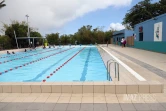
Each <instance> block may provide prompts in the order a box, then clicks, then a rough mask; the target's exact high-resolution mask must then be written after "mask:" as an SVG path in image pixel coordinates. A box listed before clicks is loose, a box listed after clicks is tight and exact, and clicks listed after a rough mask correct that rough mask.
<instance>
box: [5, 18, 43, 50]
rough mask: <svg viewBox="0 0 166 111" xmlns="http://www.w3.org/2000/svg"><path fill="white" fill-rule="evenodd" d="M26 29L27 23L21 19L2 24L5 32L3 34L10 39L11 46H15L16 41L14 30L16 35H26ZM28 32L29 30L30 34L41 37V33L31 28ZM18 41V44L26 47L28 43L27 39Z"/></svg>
mask: <svg viewBox="0 0 166 111" xmlns="http://www.w3.org/2000/svg"><path fill="white" fill-rule="evenodd" d="M27 29H28V25H27V23H26V22H25V21H23V22H18V21H12V24H9V25H8V24H4V26H3V29H2V30H3V31H4V32H5V35H7V36H8V37H9V38H10V39H11V46H12V48H15V47H16V42H15V35H14V31H15V33H16V36H17V37H27V32H28V31H27ZM30 32H31V35H32V36H38V37H41V34H40V33H39V32H37V31H35V30H34V29H33V28H31V29H30ZM18 43H19V46H21V47H28V45H29V43H28V40H27V39H26V40H25V39H21V40H18Z"/></svg>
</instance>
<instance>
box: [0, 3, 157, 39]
mask: <svg viewBox="0 0 166 111" xmlns="http://www.w3.org/2000/svg"><path fill="white" fill-rule="evenodd" d="M0 1H2V0H0ZM139 1H141V0H5V4H6V5H7V6H6V7H4V8H2V9H0V29H2V28H3V23H5V24H11V21H12V20H17V21H20V22H21V21H27V18H26V17H25V15H27V14H28V15H29V17H28V23H29V26H30V27H33V28H35V29H37V31H39V32H40V33H41V34H42V36H45V35H46V34H50V33H57V32H59V33H60V34H74V33H75V32H77V31H78V29H79V28H80V27H82V26H83V25H92V26H93V28H96V27H100V28H102V29H103V30H104V31H106V30H109V29H115V30H121V29H124V26H123V25H122V24H121V23H122V21H123V18H124V17H125V14H126V13H127V12H128V10H130V8H131V7H132V6H133V5H135V4H137V3H138V2H139ZM153 1H154V2H155V1H158V0H153ZM0 33H1V34H3V32H2V31H1V32H0Z"/></svg>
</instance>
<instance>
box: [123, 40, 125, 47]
mask: <svg viewBox="0 0 166 111" xmlns="http://www.w3.org/2000/svg"><path fill="white" fill-rule="evenodd" d="M123 45H124V47H126V39H124V41H123Z"/></svg>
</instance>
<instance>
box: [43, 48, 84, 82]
mask: <svg viewBox="0 0 166 111" xmlns="http://www.w3.org/2000/svg"><path fill="white" fill-rule="evenodd" d="M84 49H85V47H84V48H82V49H81V50H79V51H78V52H77V53H76V54H74V55H73V56H72V57H71V58H69V59H68V60H67V61H66V62H64V63H63V64H61V65H60V66H59V67H58V68H56V69H55V70H54V71H53V72H52V73H50V75H48V76H47V77H46V79H49V78H50V77H51V76H53V75H54V74H55V73H56V72H57V71H58V70H60V69H61V68H62V67H63V66H65V65H66V64H67V63H68V62H69V61H71V60H72V59H73V58H74V57H75V56H77V55H78V54H79V53H80V52H81V51H83V50H84ZM46 79H43V82H46Z"/></svg>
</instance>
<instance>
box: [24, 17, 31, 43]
mask: <svg viewBox="0 0 166 111" xmlns="http://www.w3.org/2000/svg"><path fill="white" fill-rule="evenodd" d="M25 16H26V17H27V24H28V34H27V36H28V40H29V46H30V45H31V44H30V33H29V23H28V17H29V15H28V14H27V15H25Z"/></svg>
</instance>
